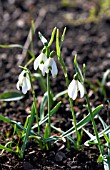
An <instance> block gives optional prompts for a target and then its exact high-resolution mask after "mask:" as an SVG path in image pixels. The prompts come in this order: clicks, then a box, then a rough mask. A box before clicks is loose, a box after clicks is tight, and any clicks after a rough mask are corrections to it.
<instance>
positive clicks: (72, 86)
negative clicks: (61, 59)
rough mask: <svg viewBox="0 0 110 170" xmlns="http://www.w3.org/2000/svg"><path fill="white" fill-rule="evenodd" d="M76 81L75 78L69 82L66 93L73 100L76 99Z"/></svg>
mask: <svg viewBox="0 0 110 170" xmlns="http://www.w3.org/2000/svg"><path fill="white" fill-rule="evenodd" d="M77 90H78V89H77V82H76V80H74V79H73V80H72V82H71V83H70V84H69V86H68V95H69V97H70V98H72V99H73V100H75V99H76V97H77Z"/></svg>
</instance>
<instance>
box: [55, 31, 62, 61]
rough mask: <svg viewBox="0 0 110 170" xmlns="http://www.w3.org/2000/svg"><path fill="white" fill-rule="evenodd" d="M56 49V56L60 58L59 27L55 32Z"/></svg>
mask: <svg viewBox="0 0 110 170" xmlns="http://www.w3.org/2000/svg"><path fill="white" fill-rule="evenodd" d="M56 51H57V56H58V58H60V57H61V51H60V43H59V29H57V34H56Z"/></svg>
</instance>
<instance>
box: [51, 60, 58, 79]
mask: <svg viewBox="0 0 110 170" xmlns="http://www.w3.org/2000/svg"><path fill="white" fill-rule="evenodd" d="M51 73H52V77H53V78H55V77H56V75H57V74H58V69H57V65H56V62H55V61H54V59H53V62H52V70H51Z"/></svg>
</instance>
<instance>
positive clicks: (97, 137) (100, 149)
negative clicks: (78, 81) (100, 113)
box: [83, 84, 103, 155]
mask: <svg viewBox="0 0 110 170" xmlns="http://www.w3.org/2000/svg"><path fill="white" fill-rule="evenodd" d="M83 86H84V84H83ZM84 89H85V97H86V101H87V105H88V111H89V113H90V116H91V121H92V125H93V128H94V133H95V136H96V139H97V142H98V148H99V151H100V153H101V155H103V150H102V147H101V143H100V138H99V135H98V131H97V126H96V123H95V120H94V117H93V115H92V109H91V106H90V101H89V97H88V94H87V91H86V88H85V86H84Z"/></svg>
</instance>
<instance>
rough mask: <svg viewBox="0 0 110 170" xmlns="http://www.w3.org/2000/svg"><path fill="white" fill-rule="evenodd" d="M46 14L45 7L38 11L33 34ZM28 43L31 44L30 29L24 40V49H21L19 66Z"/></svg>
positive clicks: (24, 55)
mask: <svg viewBox="0 0 110 170" xmlns="http://www.w3.org/2000/svg"><path fill="white" fill-rule="evenodd" d="M46 13H47V8H46V7H45V8H44V7H43V8H41V9H40V11H39V15H38V17H37V19H36V21H35V23H34V32H35V31H36V29H37V28H38V27H39V26H40V25H41V23H42V21H43V19H44V17H45V15H46ZM30 42H31V29H30V31H29V34H28V37H27V39H26V42H25V44H24V49H23V51H22V54H21V56H22V57H21V60H20V61H19V65H21V64H22V62H23V61H24V59H25V57H26V54H27V50H28V48H29V45H30Z"/></svg>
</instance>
